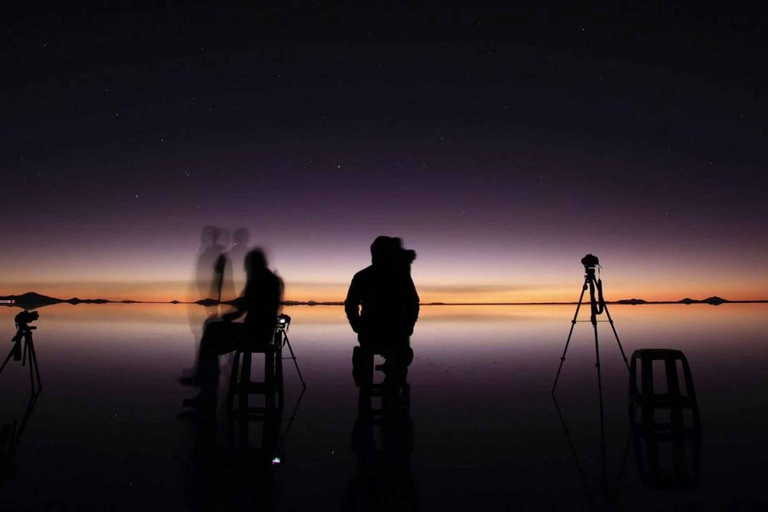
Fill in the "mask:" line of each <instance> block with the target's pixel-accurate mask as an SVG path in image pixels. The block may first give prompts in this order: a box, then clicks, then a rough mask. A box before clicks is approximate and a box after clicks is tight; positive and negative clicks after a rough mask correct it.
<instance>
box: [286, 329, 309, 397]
mask: <svg viewBox="0 0 768 512" xmlns="http://www.w3.org/2000/svg"><path fill="white" fill-rule="evenodd" d="M285 344H286V345H288V350H289V351H290V352H291V359H293V364H294V365H295V366H296V373H298V374H299V380H300V381H301V385H302V386H303V387H304V388H306V387H307V384H306V383H305V382H304V377H302V376H301V370H299V362H298V361H296V354H294V353H293V347H291V342H290V340H289V339H288V336H286V337H285Z"/></svg>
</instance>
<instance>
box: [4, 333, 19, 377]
mask: <svg viewBox="0 0 768 512" xmlns="http://www.w3.org/2000/svg"><path fill="white" fill-rule="evenodd" d="M16 343H18V341H17V342H16ZM14 350H16V349H15V348H12V349H11V351H10V352H8V357H6V358H5V361H4V362H3V366H0V373H3V370H4V369H5V365H7V364H8V361H10V360H11V357H13V351H14Z"/></svg>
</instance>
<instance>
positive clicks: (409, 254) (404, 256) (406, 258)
mask: <svg viewBox="0 0 768 512" xmlns="http://www.w3.org/2000/svg"><path fill="white" fill-rule="evenodd" d="M414 261H416V251H414V250H413V249H402V250H401V251H400V262H401V263H402V264H403V265H405V266H406V267H408V268H410V266H411V264H412V263H413V262H414Z"/></svg>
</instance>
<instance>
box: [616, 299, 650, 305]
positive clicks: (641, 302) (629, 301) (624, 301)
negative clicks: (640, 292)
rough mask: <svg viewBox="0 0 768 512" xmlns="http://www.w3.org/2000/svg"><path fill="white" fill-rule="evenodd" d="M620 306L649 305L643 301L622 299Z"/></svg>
mask: <svg viewBox="0 0 768 512" xmlns="http://www.w3.org/2000/svg"><path fill="white" fill-rule="evenodd" d="M618 303H619V304H632V305H638V304H648V301H647V300H643V299H634V298H633V299H622V300H620V301H618Z"/></svg>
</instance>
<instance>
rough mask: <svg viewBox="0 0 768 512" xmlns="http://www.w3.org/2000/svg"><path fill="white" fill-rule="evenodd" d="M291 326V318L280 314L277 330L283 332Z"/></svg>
mask: <svg viewBox="0 0 768 512" xmlns="http://www.w3.org/2000/svg"><path fill="white" fill-rule="evenodd" d="M289 325H291V317H290V316H288V315H286V314H280V315H277V328H278V329H280V330H281V331H285V330H286V329H288V326H289Z"/></svg>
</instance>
